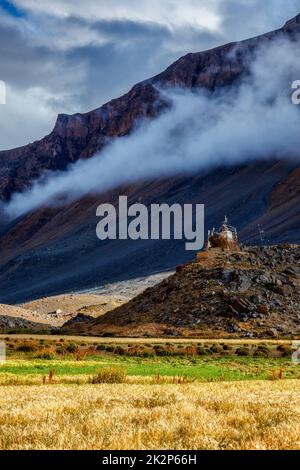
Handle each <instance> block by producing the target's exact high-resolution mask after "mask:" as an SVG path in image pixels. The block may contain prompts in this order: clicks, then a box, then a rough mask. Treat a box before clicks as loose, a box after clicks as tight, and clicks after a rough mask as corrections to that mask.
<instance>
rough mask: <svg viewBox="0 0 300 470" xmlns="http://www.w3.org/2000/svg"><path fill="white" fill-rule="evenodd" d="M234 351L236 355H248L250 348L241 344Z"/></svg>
mask: <svg viewBox="0 0 300 470" xmlns="http://www.w3.org/2000/svg"><path fill="white" fill-rule="evenodd" d="M235 353H236V354H237V355H238V356H250V350H249V349H248V348H246V347H244V346H241V347H240V348H237V350H236V351H235Z"/></svg>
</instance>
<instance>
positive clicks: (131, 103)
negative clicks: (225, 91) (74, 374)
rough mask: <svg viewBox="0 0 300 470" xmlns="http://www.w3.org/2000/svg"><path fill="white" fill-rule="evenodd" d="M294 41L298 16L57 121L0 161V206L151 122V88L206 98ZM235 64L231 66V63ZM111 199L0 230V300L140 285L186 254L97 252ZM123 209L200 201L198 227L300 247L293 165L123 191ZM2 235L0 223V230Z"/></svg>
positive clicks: (260, 166) (118, 246) (122, 247)
mask: <svg viewBox="0 0 300 470" xmlns="http://www.w3.org/2000/svg"><path fill="white" fill-rule="evenodd" d="M299 33H300V15H298V16H297V17H296V18H294V19H292V20H291V21H289V22H287V23H286V25H285V26H284V27H283V28H282V29H280V30H278V31H275V32H271V33H268V34H266V35H263V36H260V37H257V38H254V39H250V40H247V41H243V42H240V43H231V44H228V45H225V46H221V47H218V48H216V49H213V50H210V51H205V52H201V53H194V54H187V55H186V56H184V57H182V58H180V59H179V60H178V61H177V62H175V63H174V64H172V65H171V66H170V67H168V68H167V69H166V70H165V71H164V72H163V73H161V74H159V75H157V76H156V77H153V78H151V79H149V80H146V81H144V82H142V83H140V84H137V85H135V86H134V87H133V88H132V89H131V90H130V91H129V92H128V93H127V94H126V95H124V96H122V97H121V98H118V99H115V100H112V101H110V102H109V103H107V104H105V105H103V106H102V107H100V108H98V109H96V110H94V111H91V112H89V113H86V114H75V115H73V116H68V115H59V116H58V119H57V122H56V125H55V127H54V129H53V131H52V132H51V133H50V134H49V135H48V136H46V137H45V138H44V139H42V140H40V141H38V142H34V143H32V144H30V145H27V146H24V147H22V148H19V149H14V150H10V151H2V152H0V199H3V200H8V199H9V198H10V196H11V194H12V193H13V192H14V191H20V190H21V189H23V188H24V187H26V186H28V185H29V184H30V182H31V181H33V180H34V179H36V178H38V177H39V176H40V175H42V174H43V172H45V171H46V170H63V169H65V168H66V167H67V166H68V165H69V164H70V163H72V162H75V161H77V160H78V159H81V158H82V159H85V158H89V157H91V156H92V155H94V154H95V152H98V151H101V149H102V148H103V147H104V146H105V145H106V143H107V142H108V141H109V140H110V139H112V138H116V137H119V136H123V135H126V134H128V133H130V132H131V131H132V129H133V127H134V125H135V123H136V122H137V121H138V120H139V119H141V118H145V117H147V118H148V117H149V118H154V117H155V116H157V115H158V113H159V112H160V111H161V110H162V109H164V108H165V107H166V106H168V103H167V102H165V101H164V100H163V99H162V98H161V96H160V94H159V91H158V88H159V87H164V86H174V85H176V86H182V87H185V88H188V89H192V88H199V87H204V88H206V89H209V90H210V91H214V90H218V89H220V88H222V87H226V86H230V85H232V84H234V83H236V82H237V81H238V80H239V79H240V77H241V76H242V74H244V73H247V64H248V58H249V54H252V53H253V52H254V51H255V50H256V48H257V46H258V45H260V44H262V43H263V42H265V41H270V40H272V39H273V38H276V37H279V36H280V35H284V36H286V37H290V38H293V37H294V36H296V35H298V34H299ZM233 57H234V59H233ZM119 193H120V191H119V190H115V191H110V192H109V193H106V194H103V195H101V196H99V197H97V198H95V197H86V198H84V199H82V200H80V201H77V202H74V203H72V204H70V205H69V206H66V207H62V208H56V209H54V208H47V209H43V208H41V209H39V210H37V211H35V212H34V213H32V214H28V215H26V216H24V217H22V218H21V219H20V220H16V221H14V222H13V223H12V224H11V225H9V226H6V227H2V231H1V230H0V253H1V256H0V301H2V302H11V303H13V302H17V301H22V300H25V299H30V298H34V297H39V296H42V295H44V294H55V293H58V292H64V291H66V290H73V289H81V288H83V287H91V286H94V285H95V283H97V285H99V283H100V284H101V283H104V282H105V281H111V280H117V279H124V278H128V277H130V276H140V275H143V274H148V273H151V272H155V271H160V270H164V269H166V268H170V267H174V266H176V264H178V263H181V262H184V261H186V260H188V259H190V257H191V256H193V254H190V253H188V252H186V251H185V250H184V243H181V242H179V241H171V242H157V243H152V242H151V243H149V242H147V243H145V242H144V241H139V242H134V243H131V242H130V241H128V242H127V241H119V240H116V241H110V242H109V243H106V242H103V243H99V241H98V240H97V239H96V236H95V227H96V223H97V219H96V217H95V212H96V206H97V205H98V204H99V203H101V202H112V203H114V204H117V201H118V195H119ZM122 194H128V196H129V202H136V201H137V200H139V201H141V202H144V203H145V204H149V203H153V202H167V203H172V202H185V203H189V202H193V203H195V202H198V203H199V202H201V203H204V204H205V205H206V223H207V228H210V227H211V226H212V225H218V224H219V223H220V220H221V219H222V218H223V217H224V214H228V215H229V216H230V218H231V221H232V223H234V225H236V226H237V227H238V229H239V231H240V236H241V238H242V240H243V241H245V242H247V243H258V242H259V238H258V231H257V224H259V223H261V224H263V225H264V226H265V228H266V238H267V240H266V241H270V242H276V243H279V242H290V243H297V242H299V241H300V233H299V226H300V214H299V210H298V208H299V203H300V194H299V168H297V165H296V164H295V163H292V162H287V161H282V162H281V161H280V160H278V158H277V159H276V160H274V161H268V162H260V163H251V164H248V165H241V166H238V167H232V168H219V169H217V170H215V171H214V172H211V173H207V174H201V175H194V176H193V177H182V176H178V177H176V178H170V179H168V180H164V181H150V182H141V183H137V184H134V185H130V186H129V187H127V188H123V189H122ZM0 228H1V222H0Z"/></svg>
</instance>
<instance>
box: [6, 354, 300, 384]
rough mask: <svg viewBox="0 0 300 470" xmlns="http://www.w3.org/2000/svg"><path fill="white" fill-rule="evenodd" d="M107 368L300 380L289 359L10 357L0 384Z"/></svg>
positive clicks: (84, 375)
mask: <svg viewBox="0 0 300 470" xmlns="http://www.w3.org/2000/svg"><path fill="white" fill-rule="evenodd" d="M107 367H117V368H120V367H121V368H122V369H124V371H125V372H126V374H128V376H130V377H132V378H134V377H139V378H143V377H144V378H147V377H153V376H155V375H156V374H160V375H162V376H166V377H175V376H186V377H189V378H193V379H196V380H198V381H205V382H206V381H218V380H222V381H232V380H234V381H239V380H268V379H273V373H274V371H279V370H281V369H282V370H283V371H284V378H286V379H300V367H299V366H297V365H294V364H293V363H292V362H291V360H290V358H276V359H275V358H260V357H235V356H234V357H219V358H215V357H210V356H204V357H201V358H196V359H191V358H164V357H162V358H154V359H141V358H133V357H118V356H117V357H115V356H112V357H110V356H107V357H89V358H88V359H85V360H82V361H79V362H78V361H75V360H71V359H59V360H58V359H54V360H43V359H9V360H8V361H6V363H5V364H3V365H2V366H0V385H1V384H2V385H5V384H9V383H12V381H13V383H15V384H17V383H18V382H19V383H21V384H26V383H42V377H43V376H45V375H48V373H49V371H50V370H55V376H56V377H55V381H56V382H58V381H59V383H64V382H65V383H69V382H70V377H73V378H74V380H73V381H76V380H77V379H80V381H81V382H84V381H86V382H87V381H88V379H89V376H91V375H95V374H97V373H98V371H99V370H101V369H103V368H107Z"/></svg>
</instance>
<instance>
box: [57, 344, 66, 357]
mask: <svg viewBox="0 0 300 470" xmlns="http://www.w3.org/2000/svg"><path fill="white" fill-rule="evenodd" d="M65 352H66V351H65V349H64V348H63V347H62V346H58V347H57V348H56V354H60V355H62V354H65Z"/></svg>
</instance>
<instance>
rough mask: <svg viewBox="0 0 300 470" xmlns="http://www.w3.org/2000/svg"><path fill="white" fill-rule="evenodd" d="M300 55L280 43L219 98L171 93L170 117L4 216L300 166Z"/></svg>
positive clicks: (56, 178) (26, 197) (38, 187)
mask: <svg viewBox="0 0 300 470" xmlns="http://www.w3.org/2000/svg"><path fill="white" fill-rule="evenodd" d="M299 54H300V44H299V43H296V44H295V43H289V42H284V41H277V42H274V43H273V44H272V45H270V46H268V47H264V48H263V49H261V50H260V51H259V52H258V55H257V58H256V60H255V61H254V63H253V65H252V67H251V75H250V76H249V77H247V78H246V79H245V80H244V83H243V84H242V85H241V86H240V87H239V88H238V89H236V88H235V87H234V88H232V89H230V90H224V91H222V92H221V93H220V94H217V95H214V94H208V93H204V92H203V91H202V92H200V91H199V92H198V93H197V94H195V93H191V92H187V91H175V92H173V93H171V95H170V94H169V92H168V96H169V98H171V100H172V101H173V107H172V109H171V110H169V111H168V112H166V113H165V114H163V115H162V116H161V117H160V118H158V119H157V120H154V121H152V122H146V123H143V124H142V125H141V127H140V128H139V129H138V130H137V131H136V132H135V133H134V134H132V135H131V136H128V137H124V138H121V139H117V140H116V141H114V142H113V143H112V144H111V145H109V146H108V147H107V148H106V149H104V151H103V152H101V153H100V154H99V155H96V156H95V157H93V158H91V159H89V160H86V161H79V162H77V163H76V164H74V165H72V166H71V167H70V168H69V170H68V171H67V172H66V173H58V174H52V175H49V176H48V178H47V179H46V181H45V178H44V179H43V182H41V181H37V182H36V183H35V184H34V185H33V187H32V188H31V189H30V190H28V191H26V192H25V193H21V194H15V195H14V196H13V197H12V199H11V201H10V202H9V203H8V205H7V207H6V212H7V213H8V214H9V215H10V216H11V217H15V216H18V215H21V214H22V213H24V212H27V211H31V210H34V209H35V208H37V207H39V206H44V205H47V204H50V205H51V204H54V205H55V204H58V202H57V201H60V202H62V201H64V202H66V201H69V200H72V199H76V198H79V197H81V196H83V195H85V194H87V193H90V192H102V191H106V190H107V189H110V188H112V187H116V186H118V185H121V184H125V183H128V182H134V181H137V180H143V179H149V178H158V177H165V176H170V175H175V174H179V173H194V172H197V171H200V170H203V169H207V168H212V167H214V166H219V165H231V164H240V163H244V162H247V161H250V160H253V159H266V158H276V157H278V158H279V157H280V158H281V159H282V158H288V159H299V157H300V155H299V148H300V134H299V123H300V110H299V107H297V106H295V105H293V104H292V103H291V100H290V91H291V90H290V87H291V83H292V81H293V79H294V78H295V77H299V76H300V65H299V63H298V62H297V61H296V60H295V58H296V57H298V56H299ZM232 60H233V59H232ZM203 116H205V118H203Z"/></svg>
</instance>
